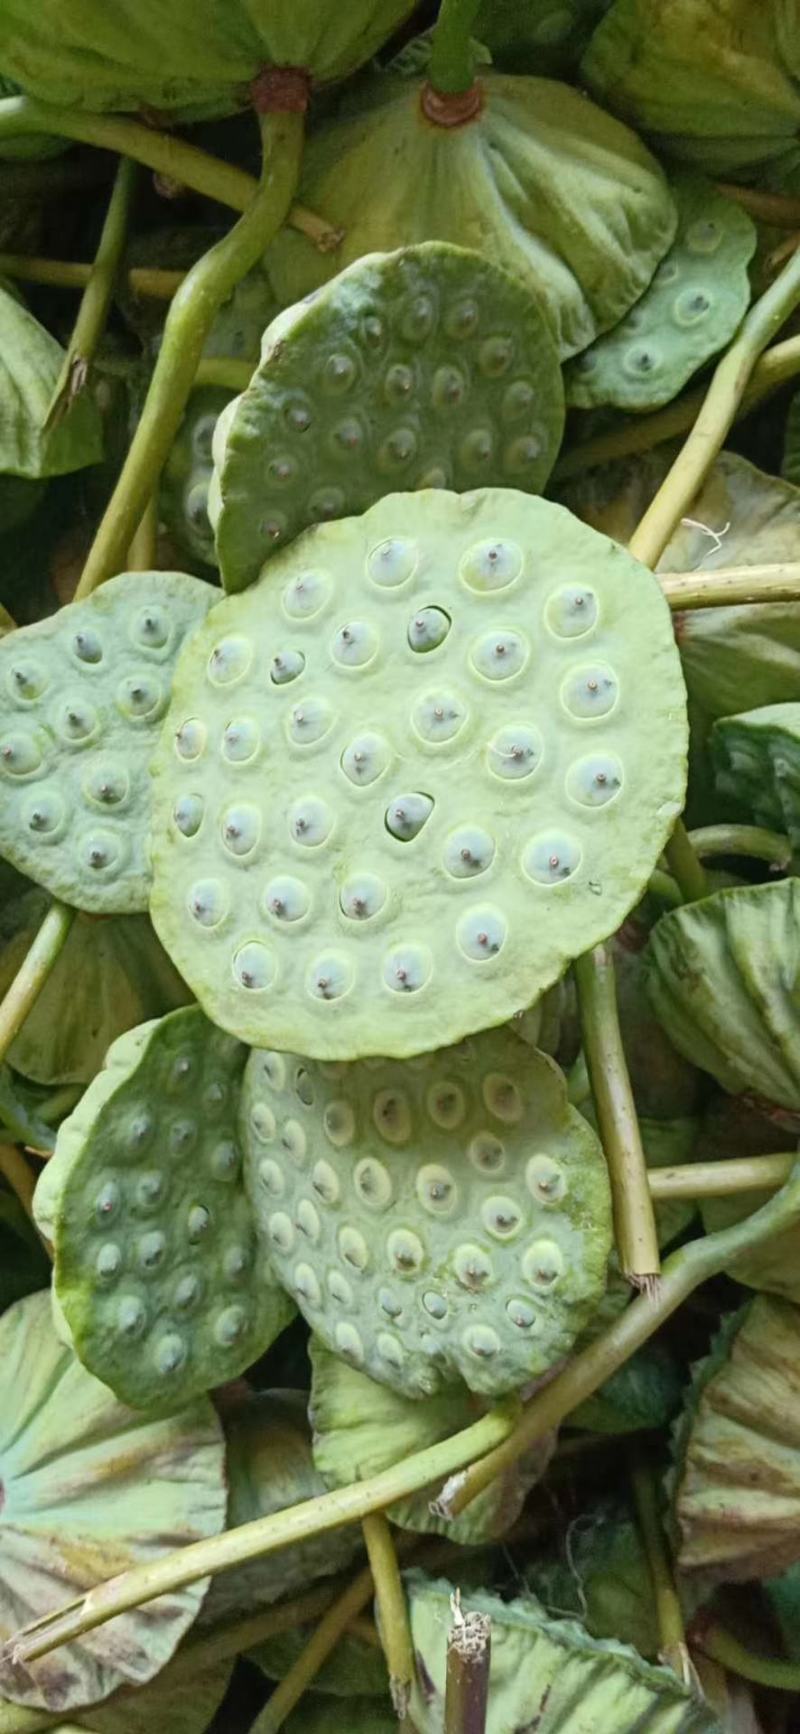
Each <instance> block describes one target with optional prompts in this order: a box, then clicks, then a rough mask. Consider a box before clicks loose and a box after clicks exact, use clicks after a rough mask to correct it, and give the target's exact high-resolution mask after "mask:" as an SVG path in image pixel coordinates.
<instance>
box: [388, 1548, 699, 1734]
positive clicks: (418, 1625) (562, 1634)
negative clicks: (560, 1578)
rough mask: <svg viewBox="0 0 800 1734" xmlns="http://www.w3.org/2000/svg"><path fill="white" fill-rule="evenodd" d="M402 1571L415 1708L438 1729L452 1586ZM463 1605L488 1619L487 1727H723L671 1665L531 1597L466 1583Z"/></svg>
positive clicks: (529, 1732) (498, 1731)
mask: <svg viewBox="0 0 800 1734" xmlns="http://www.w3.org/2000/svg"><path fill="white" fill-rule="evenodd" d="M403 1575H404V1582H405V1586H406V1592H407V1595H408V1601H409V1616H410V1622H411V1637H412V1641H413V1644H414V1650H415V1653H416V1657H417V1673H416V1679H415V1681H414V1689H413V1691H412V1695H411V1704H410V1715H411V1718H412V1721H413V1724H414V1727H415V1728H417V1729H418V1730H419V1734H441V1730H442V1728H443V1726H444V1721H443V1710H444V1692H445V1678H446V1669H447V1633H448V1630H449V1628H450V1625H451V1624H452V1612H451V1597H452V1595H453V1585H452V1584H450V1583H446V1582H444V1581H443V1580H441V1579H439V1580H434V1579H431V1578H427V1577H425V1576H424V1574H423V1573H422V1572H421V1571H408V1572H405V1573H404V1574H403ZM461 1607H462V1609H463V1611H464V1612H465V1613H467V1612H469V1611H472V1610H475V1611H476V1612H479V1613H486V1614H488V1615H489V1616H490V1619H491V1662H490V1669H489V1702H488V1708H487V1715H486V1734H511V1731H513V1734H587V1730H589V1729H592V1730H597V1731H598V1734H599V1731H600V1730H601V1729H603V1730H608V1731H609V1734H610V1731H611V1730H612V1729H613V1731H614V1734H720V1725H719V1723H718V1721H717V1719H716V1716H715V1714H714V1712H713V1711H712V1710H711V1708H710V1707H709V1705H708V1704H707V1703H706V1702H705V1699H702V1698H700V1697H698V1696H697V1695H696V1694H695V1692H693V1691H692V1690H691V1688H690V1687H688V1686H685V1685H684V1683H683V1681H682V1680H680V1679H679V1678H678V1676H677V1674H675V1673H673V1671H672V1669H671V1668H662V1667H654V1666H653V1665H652V1664H650V1663H649V1662H645V1661H643V1660H642V1657H641V1656H639V1655H637V1652H636V1651H635V1650H632V1649H630V1648H629V1646H628V1645H627V1644H620V1643H616V1642H614V1641H613V1640H601V1639H598V1638H590V1636H589V1633H588V1632H587V1631H586V1630H585V1628H584V1627H583V1626H580V1625H579V1624H578V1622H577V1620H560V1619H553V1618H551V1616H550V1615H549V1614H547V1613H546V1612H545V1609H544V1608H543V1607H542V1605H541V1603H540V1602H538V1601H537V1600H536V1599H535V1597H534V1596H520V1597H518V1598H517V1599H516V1600H514V1601H510V1602H508V1601H502V1600H501V1598H500V1596H498V1595H492V1594H490V1593H489V1592H488V1591H486V1590H469V1591H468V1592H466V1593H465V1594H464V1595H463V1596H462V1598H461Z"/></svg>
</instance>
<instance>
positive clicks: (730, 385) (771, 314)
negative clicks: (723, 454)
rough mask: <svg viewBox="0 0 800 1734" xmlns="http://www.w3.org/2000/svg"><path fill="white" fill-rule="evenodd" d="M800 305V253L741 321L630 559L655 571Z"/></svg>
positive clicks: (634, 537) (632, 545) (640, 528)
mask: <svg viewBox="0 0 800 1734" xmlns="http://www.w3.org/2000/svg"><path fill="white" fill-rule="evenodd" d="M798 302H800V252H798V253H794V254H793V255H792V257H791V259H789V261H788V263H787V264H786V265H784V268H783V270H782V271H781V273H780V275H779V276H778V277H776V278H775V281H774V283H772V284H770V287H769V289H767V290H766V292H765V293H764V294H763V295H762V296H760V297H759V300H758V301H756V302H755V304H754V306H753V307H751V309H750V312H749V313H747V314H746V315H745V318H744V319H743V320H742V323H741V325H740V327H739V331H738V334H737V336H736V337H735V338H734V340H733V343H732V344H731V346H730V348H729V349H728V351H727V353H726V354H725V355H724V356H723V358H722V360H721V361H720V362H718V364H717V366H716V368H715V369H714V373H713V375H712V379H711V384H710V385H709V388H708V391H707V393H706V397H705V400H704V402H703V407H702V409H701V410H700V413H699V415H698V417H697V420H696V422H695V424H694V427H693V428H692V431H691V433H690V434H689V437H688V439H687V440H686V443H685V445H684V446H683V448H682V450H681V451H680V452H679V454H678V456H677V458H676V459H675V462H674V464H673V465H672V467H671V469H670V471H669V474H668V475H667V476H666V478H665V480H664V481H663V482H662V484H661V487H660V488H659V490H658V493H657V494H656V497H655V499H654V500H653V501H652V503H651V504H650V506H649V507H648V509H647V511H646V512H645V515H644V517H643V518H642V521H641V523H640V524H639V525H637V528H636V530H635V531H634V533H633V535H632V537H631V539H630V542H629V544H628V546H629V549H630V552H631V554H633V555H634V556H635V558H636V559H637V560H643V561H644V564H645V565H646V566H651V567H652V568H653V570H655V568H656V566H657V565H658V562H659V560H660V559H661V556H662V554H663V552H664V549H665V548H666V546H667V543H668V542H669V540H670V538H671V537H672V536H673V535H674V533H675V531H676V529H677V528H678V525H679V523H680V521H681V518H683V517H685V515H686V513H687V512H688V510H689V508H690V506H691V503H692V500H693V499H694V497H695V494H696V493H697V491H698V489H699V488H701V487H702V485H703V482H704V481H705V479H706V476H707V475H708V472H709V470H710V469H711V466H712V464H713V463H714V460H715V458H716V456H717V454H718V452H719V451H720V450H721V447H722V445H723V444H724V441H725V436H726V434H727V433H728V430H729V428H730V427H731V426H732V424H733V421H734V419H735V416H736V411H737V409H738V407H739V405H740V403H741V401H742V398H743V396H744V393H745V389H746V387H747V383H748V380H749V379H750V376H751V374H752V372H753V369H754V367H755V364H756V362H757V360H758V357H759V355H760V354H761V351H762V349H764V348H765V347H766V345H767V344H768V343H769V341H770V338H771V337H774V335H775V333H776V332H777V331H778V330H779V329H780V327H781V325H782V324H783V323H784V320H786V319H788V317H789V315H790V313H793V312H794V310H795V308H796V306H797V304H798Z"/></svg>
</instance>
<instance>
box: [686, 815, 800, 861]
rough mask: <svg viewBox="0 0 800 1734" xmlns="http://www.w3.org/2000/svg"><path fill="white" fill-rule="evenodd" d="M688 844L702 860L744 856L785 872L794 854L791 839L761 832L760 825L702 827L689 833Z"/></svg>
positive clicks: (776, 833)
mask: <svg viewBox="0 0 800 1734" xmlns="http://www.w3.org/2000/svg"><path fill="white" fill-rule="evenodd" d="M689 841H690V842H691V845H692V848H693V849H694V852H695V854H696V855H699V857H700V859H701V861H702V860H705V858H706V856H707V855H712V856H713V855H744V856H746V858H747V859H748V860H749V861H767V862H768V863H769V865H770V867H779V868H781V870H784V869H785V868H787V867H788V866H789V865H790V863H791V859H792V854H793V850H792V844H791V839H790V838H789V837H784V836H783V834H782V832H780V831H765V830H762V827H761V826H760V825H701V826H700V828H699V830H697V831H690V832H689Z"/></svg>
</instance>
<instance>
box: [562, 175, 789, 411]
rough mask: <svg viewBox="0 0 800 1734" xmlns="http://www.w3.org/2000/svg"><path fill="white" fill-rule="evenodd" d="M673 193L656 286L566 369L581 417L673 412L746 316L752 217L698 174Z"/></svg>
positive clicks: (682, 179)
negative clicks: (674, 216)
mask: <svg viewBox="0 0 800 1734" xmlns="http://www.w3.org/2000/svg"><path fill="white" fill-rule="evenodd" d="M670 187H671V191H672V195H673V198H674V199H675V204H676V206H677V210H678V232H677V234H676V236H675V239H674V241H673V243H672V246H671V247H670V250H669V252H668V253H667V254H666V256H665V258H664V259H662V261H661V264H660V265H659V267H658V270H657V271H656V274H655V276H654V278H653V280H652V282H651V283H650V285H649V286H648V288H647V289H646V290H645V292H644V294H643V295H642V297H641V299H640V300H639V301H637V302H636V304H635V306H633V307H632V308H631V310H630V312H629V313H627V314H626V315H625V318H624V319H623V320H621V322H620V324H619V325H615V326H614V327H613V329H612V330H611V331H607V332H606V333H605V335H604V336H602V337H598V338H597V339H596V341H595V342H594V343H592V344H591V345H590V347H589V348H588V349H585V350H584V351H583V354H582V355H579V356H577V357H576V359H575V360H574V361H573V362H571V363H570V366H569V368H568V371H567V375H566V380H565V384H566V389H567V401H568V402H569V403H570V404H573V405H576V406H577V407H579V408H581V409H589V408H591V407H592V406H593V405H595V404H613V405H614V406H615V407H616V408H617V409H628V410H644V409H657V408H658V407H659V406H660V405H661V404H664V403H670V402H671V400H672V398H673V397H676V396H677V394H678V392H679V391H680V390H681V388H682V386H684V385H685V384H686V381H687V379H690V378H691V376H692V374H693V373H695V372H696V371H697V369H698V367H702V365H703V363H704V362H706V361H708V360H710V358H711V356H712V355H716V354H717V352H718V351H719V350H720V349H724V347H725V345H726V343H728V342H729V341H730V339H731V337H732V336H733V334H734V332H735V330H736V328H737V326H738V324H739V321H740V319H742V317H743V315H744V314H745V313H746V311H747V307H748V303H749V300H750V282H749V279H748V275H747V266H748V263H749V261H750V259H751V258H752V256H753V253H754V252H755V246H756V228H755V224H754V222H753V220H752V218H751V217H748V215H747V212H746V211H743V210H742V209H741V206H740V205H735V204H734V203H733V200H732V199H727V198H725V196H724V194H722V193H718V192H717V190H716V188H715V187H714V186H713V185H712V184H711V182H710V181H706V180H703V179H702V177H701V176H699V175H681V176H676V177H675V179H674V180H672V181H671V182H670Z"/></svg>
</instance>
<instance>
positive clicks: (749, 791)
mask: <svg viewBox="0 0 800 1734" xmlns="http://www.w3.org/2000/svg"><path fill="white" fill-rule="evenodd" d="M711 752H712V756H713V760H714V771H715V776H716V784H717V789H718V791H719V793H720V794H721V795H726V796H727V797H728V798H729V799H730V800H732V801H734V802H735V803H736V805H737V806H738V807H744V808H745V809H746V810H747V811H748V812H750V813H752V815H753V817H754V819H755V820H756V821H757V823H758V824H759V825H766V826H768V827H769V828H770V829H772V830H775V831H785V832H786V834H787V836H788V837H790V838H791V842H792V846H793V848H795V849H800V704H770V705H762V706H761V707H760V708H759V709H758V710H749V711H743V712H741V714H740V715H738V716H728V717H721V718H720V720H719V721H718V722H716V723H715V724H714V728H713V730H712V734H711Z"/></svg>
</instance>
